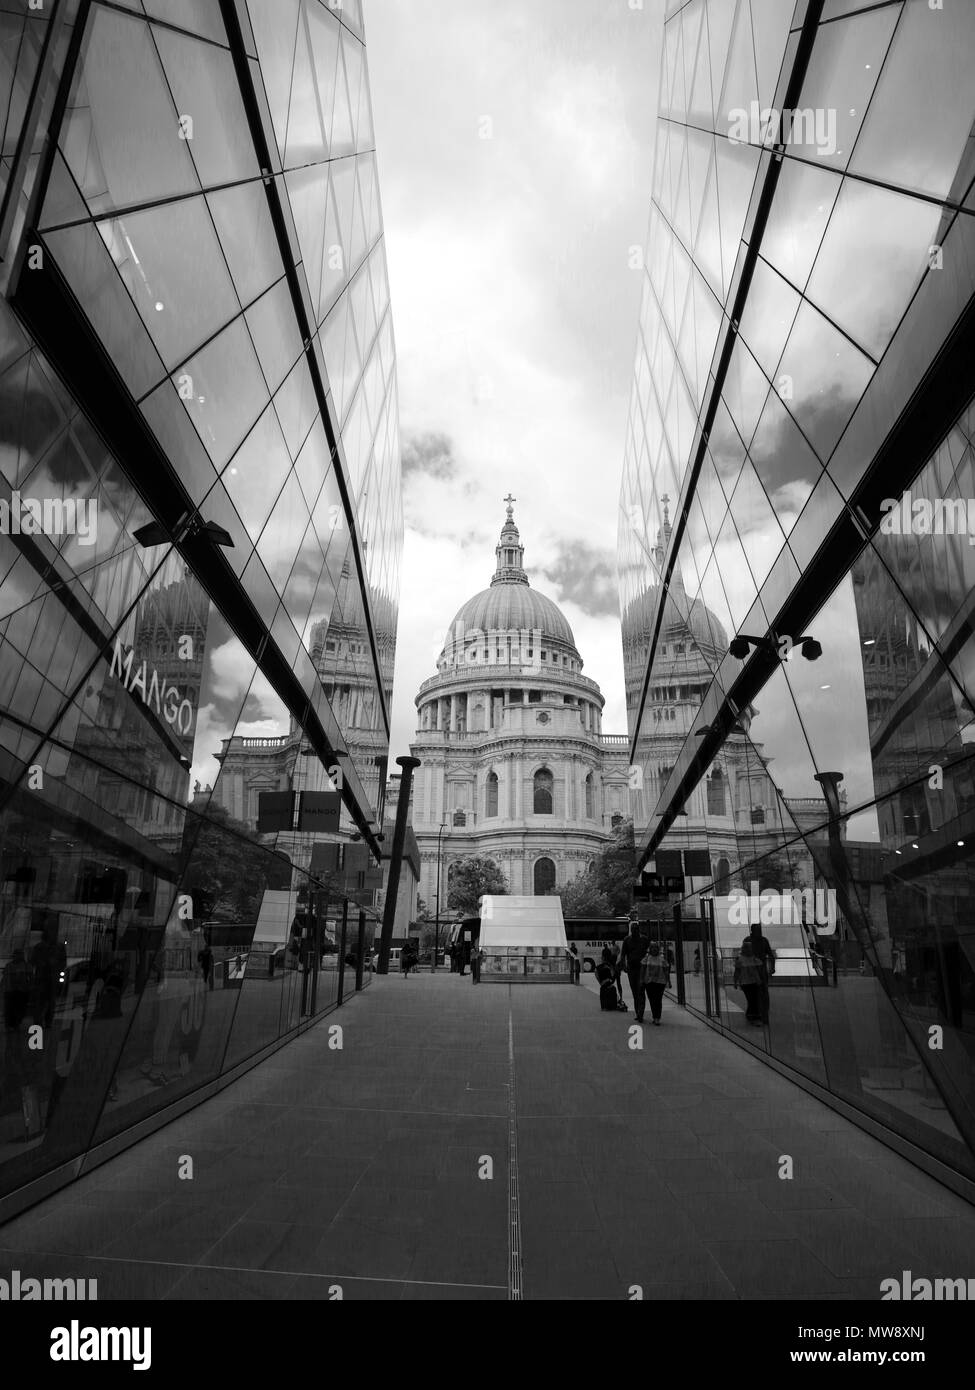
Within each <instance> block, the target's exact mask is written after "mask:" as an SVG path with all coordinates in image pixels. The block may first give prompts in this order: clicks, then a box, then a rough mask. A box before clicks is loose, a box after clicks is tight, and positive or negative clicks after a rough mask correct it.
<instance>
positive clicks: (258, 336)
mask: <svg viewBox="0 0 975 1390" xmlns="http://www.w3.org/2000/svg"><path fill="white" fill-rule="evenodd" d="M246 318H247V326H248V328H249V329H250V331H251V336H252V338H253V339H254V344H255V346H256V348H257V355H258V357H259V358H260V362H261V366H262V367H263V369H264V378H265V380H266V381H267V384H268V389H269V390H270V392H271V394H272V395H273V394H274V392H275V391H276V390H277V389H278V387H279V386H280V385H281V383H282V381H283V380H284V378H285V377H286V376H287V375H288V373H289V372H290V371H291V369H292V367H293V366H294V364H295V363H296V362H297V360H298V358H299V356H300V354H301V337H300V335H299V333H298V324H297V322H296V320H295V310H294V303H293V301H292V298H291V291H290V289H289V286H288V282H287V280H283V279H282V280H279V281H278V283H277V284H276V285H275V286H274V288H273V289H270V290H268V292H267V294H265V295H264V296H263V297H262V298H261V299H259V300H258V301H257V303H256V304H254V305H252V306H251V308H250V309H248V310H247V313H246Z"/></svg>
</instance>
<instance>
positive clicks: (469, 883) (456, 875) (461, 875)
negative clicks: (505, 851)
mask: <svg viewBox="0 0 975 1390" xmlns="http://www.w3.org/2000/svg"><path fill="white" fill-rule="evenodd" d="M508 891H509V889H508V880H507V879H506V878H505V876H504V874H503V873H502V872H501V870H500V869H499V868H498V866H497V864H495V862H494V860H493V859H482V858H480V857H479V856H477V855H468V856H467V857H466V858H464V859H458V860H456V861H455V863H453V864H451V866H450V870H449V872H448V875H447V907H448V909H450V911H452V912H456V911H460V912H462V913H463V914H464V916H465V917H476V916H478V914H479V912H480V907H479V904H478V899H479V898H481V897H483V895H484V894H485V893H494V894H500V895H503V894H505V893H507V892H508Z"/></svg>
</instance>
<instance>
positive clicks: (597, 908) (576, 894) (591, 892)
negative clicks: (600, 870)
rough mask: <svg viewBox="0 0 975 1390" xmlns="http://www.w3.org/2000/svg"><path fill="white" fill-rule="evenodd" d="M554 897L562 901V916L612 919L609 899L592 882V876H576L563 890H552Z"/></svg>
mask: <svg viewBox="0 0 975 1390" xmlns="http://www.w3.org/2000/svg"><path fill="white" fill-rule="evenodd" d="M552 892H553V893H554V894H555V896H556V897H559V898H561V899H562V916H563V917H566V918H571V917H612V915H613V909H612V907H611V905H610V901H609V898H607V896H606V894H605V893H601V892H600V891H599V888H598V887H597V886H596V883H595V882H594V875H593V874H578V875H577V876H576V877H575V878H574V879H573V880H572V882H571V883H567V884H566V886H565V887H564V888H553V889H552Z"/></svg>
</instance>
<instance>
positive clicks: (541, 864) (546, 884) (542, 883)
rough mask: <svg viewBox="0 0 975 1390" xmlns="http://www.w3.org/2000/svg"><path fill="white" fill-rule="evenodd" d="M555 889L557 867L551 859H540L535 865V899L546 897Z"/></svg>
mask: <svg viewBox="0 0 975 1390" xmlns="http://www.w3.org/2000/svg"><path fill="white" fill-rule="evenodd" d="M554 887H555V865H554V864H553V862H552V860H551V859H539V860H538V861H537V862H536V864H535V897H536V898H541V897H544V895H545V894H546V893H549V892H551V890H552V889H553V888H554Z"/></svg>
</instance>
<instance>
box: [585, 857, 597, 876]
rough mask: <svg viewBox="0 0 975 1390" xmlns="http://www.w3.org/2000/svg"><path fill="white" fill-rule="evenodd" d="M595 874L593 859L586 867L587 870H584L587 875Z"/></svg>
mask: <svg viewBox="0 0 975 1390" xmlns="http://www.w3.org/2000/svg"><path fill="white" fill-rule="evenodd" d="M595 872H596V861H595V859H590V861H589V865H588V867H587V869H586V873H587V874H594V873H595Z"/></svg>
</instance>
